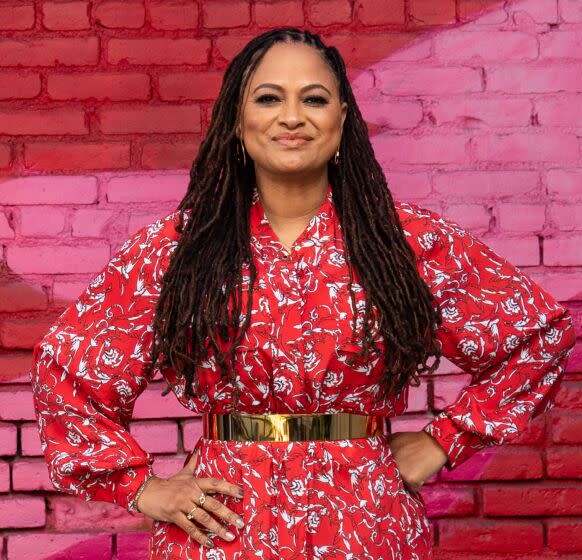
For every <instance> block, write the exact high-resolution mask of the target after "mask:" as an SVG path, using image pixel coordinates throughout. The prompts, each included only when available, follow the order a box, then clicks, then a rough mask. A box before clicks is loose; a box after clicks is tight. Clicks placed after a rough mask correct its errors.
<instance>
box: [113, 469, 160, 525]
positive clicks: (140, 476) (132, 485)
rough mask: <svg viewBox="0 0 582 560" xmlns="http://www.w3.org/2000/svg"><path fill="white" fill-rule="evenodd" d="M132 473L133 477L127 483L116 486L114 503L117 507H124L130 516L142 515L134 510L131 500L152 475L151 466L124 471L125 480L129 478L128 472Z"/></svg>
mask: <svg viewBox="0 0 582 560" xmlns="http://www.w3.org/2000/svg"><path fill="white" fill-rule="evenodd" d="M130 471H133V472H134V473H135V475H134V476H133V478H131V479H130V480H129V481H128V482H126V481H123V482H120V483H119V484H118V485H117V491H116V502H117V504H118V505H120V506H122V507H124V508H125V509H126V510H127V511H128V512H129V513H130V514H131V515H133V516H138V515H142V514H141V513H139V512H138V511H137V510H136V509H135V504H134V503H133V500H134V498H135V495H136V494H137V491H138V490H139V488H140V486H141V485H142V484H143V483H144V482H145V481H146V480H147V479H148V478H150V477H151V476H153V475H154V471H153V467H152V465H151V464H148V465H143V466H141V467H132V468H131V469H128V471H126V476H125V478H129V477H128V475H129V472H130Z"/></svg>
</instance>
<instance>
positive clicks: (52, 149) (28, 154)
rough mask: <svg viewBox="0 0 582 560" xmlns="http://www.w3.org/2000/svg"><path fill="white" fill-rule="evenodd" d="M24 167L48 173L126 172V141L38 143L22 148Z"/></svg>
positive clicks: (127, 162)
mask: <svg viewBox="0 0 582 560" xmlns="http://www.w3.org/2000/svg"><path fill="white" fill-rule="evenodd" d="M24 161H25V164H26V167H27V168H29V169H35V170H44V171H46V170H48V171H78V172H80V171H86V170H92V169H126V168H127V167H129V165H130V144H129V142H99V143H96V144H94V143H92V144H88V143H84V142H83V143H74V144H73V143H65V142H60V143H57V142H42V143H40V142H38V143H31V144H28V143H27V144H25V145H24Z"/></svg>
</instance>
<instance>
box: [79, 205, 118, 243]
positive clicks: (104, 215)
mask: <svg viewBox="0 0 582 560" xmlns="http://www.w3.org/2000/svg"><path fill="white" fill-rule="evenodd" d="M117 215H118V214H117V213H116V212H115V211H113V210H97V209H93V208H80V209H79V210H76V211H75V212H74V214H73V219H72V224H71V227H72V232H71V235H72V236H73V237H97V238H101V237H105V236H106V230H107V229H108V228H109V227H112V226H114V225H115V223H114V222H115V218H116V217H117Z"/></svg>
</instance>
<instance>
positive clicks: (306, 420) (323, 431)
mask: <svg viewBox="0 0 582 560" xmlns="http://www.w3.org/2000/svg"><path fill="white" fill-rule="evenodd" d="M383 420H384V415H376V414H374V415H362V414H354V413H351V412H336V413H308V414H245V413H238V414H229V413H227V414H218V413H214V412H207V413H205V414H204V415H203V430H204V437H205V438H208V439H220V440H228V441H311V440H313V441H315V440H337V439H351V438H363V437H370V436H375V435H381V434H382V421H383Z"/></svg>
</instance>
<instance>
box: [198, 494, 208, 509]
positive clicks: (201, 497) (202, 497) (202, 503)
mask: <svg viewBox="0 0 582 560" xmlns="http://www.w3.org/2000/svg"><path fill="white" fill-rule="evenodd" d="M198 501H199V502H200V505H201V506H203V505H204V502H205V501H206V495H205V494H204V492H202V493H201V494H200V497H199V498H198Z"/></svg>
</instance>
